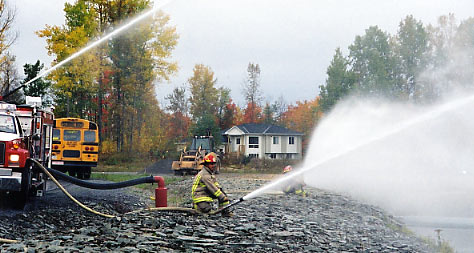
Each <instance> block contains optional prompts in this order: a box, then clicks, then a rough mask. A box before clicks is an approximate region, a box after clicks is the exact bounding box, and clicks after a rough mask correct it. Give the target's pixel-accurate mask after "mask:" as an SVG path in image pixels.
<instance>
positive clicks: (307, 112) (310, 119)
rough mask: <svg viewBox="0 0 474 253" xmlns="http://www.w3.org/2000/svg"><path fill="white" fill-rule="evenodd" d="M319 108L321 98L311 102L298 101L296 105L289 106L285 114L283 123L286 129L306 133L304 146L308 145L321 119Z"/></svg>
mask: <svg viewBox="0 0 474 253" xmlns="http://www.w3.org/2000/svg"><path fill="white" fill-rule="evenodd" d="M318 106H319V97H317V98H315V99H314V100H310V101H306V100H305V101H304V102H300V101H297V102H296V105H289V106H288V110H287V111H286V112H285V113H284V114H283V117H282V118H283V120H282V121H283V124H284V125H285V127H287V128H289V129H291V130H295V131H298V132H302V133H304V140H303V145H305V144H307V140H308V139H309V137H310V136H311V133H312V131H313V129H314V127H315V126H316V123H317V122H318V120H319V119H320V118H321V112H319V110H318Z"/></svg>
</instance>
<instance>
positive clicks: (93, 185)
mask: <svg viewBox="0 0 474 253" xmlns="http://www.w3.org/2000/svg"><path fill="white" fill-rule="evenodd" d="M29 160H31V161H33V162H34V163H35V164H36V165H37V166H38V167H40V168H41V169H42V170H43V171H44V172H45V173H46V175H48V177H49V178H51V180H52V181H53V182H54V183H55V184H56V185H57V186H58V187H59V188H60V189H61V191H63V193H64V194H66V196H68V197H69V198H70V199H71V200H72V201H73V202H75V203H76V204H77V205H79V206H80V207H82V208H83V209H85V210H87V211H89V212H92V213H94V214H97V215H100V216H103V217H107V218H116V217H117V216H114V215H110V214H104V213H101V212H98V211H95V210H93V209H91V208H89V207H87V206H85V205H84V204H82V203H81V202H79V201H78V200H77V199H76V198H74V197H73V196H72V195H71V194H70V193H69V192H68V191H67V190H66V189H65V188H64V187H63V186H62V185H61V184H60V183H59V182H58V181H57V179H56V178H55V177H54V176H56V177H57V178H59V179H62V180H65V181H68V182H70V183H73V184H76V185H78V186H82V187H86V188H90V189H99V190H110V189H118V188H124V187H129V186H133V185H137V184H143V183H155V182H157V177H153V176H149V177H143V178H137V179H132V180H128V181H123V182H118V183H95V182H88V181H84V180H80V179H77V178H75V177H71V176H68V175H66V174H64V173H62V172H59V171H57V170H54V169H51V168H45V167H44V166H43V165H42V164H41V163H40V162H38V161H36V160H35V159H31V158H30V159H29ZM53 175H54V176H53ZM242 201H243V198H241V199H240V200H239V201H237V202H233V203H231V204H230V205H227V206H225V207H223V208H220V209H218V210H215V211H212V212H210V213H209V214H210V215H215V214H219V213H220V212H222V211H223V210H226V209H228V208H230V207H231V206H234V205H236V204H238V203H240V202H242ZM141 211H178V212H187V213H191V214H201V213H200V212H198V211H197V210H195V209H192V208H185V207H154V208H144V209H140V210H136V211H132V212H129V213H125V215H127V214H132V213H136V212H141Z"/></svg>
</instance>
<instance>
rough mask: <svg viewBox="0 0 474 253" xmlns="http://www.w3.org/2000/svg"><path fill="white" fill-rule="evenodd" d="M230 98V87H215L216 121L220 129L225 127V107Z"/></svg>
mask: <svg viewBox="0 0 474 253" xmlns="http://www.w3.org/2000/svg"><path fill="white" fill-rule="evenodd" d="M231 101H232V100H231V98H230V89H229V88H225V87H220V88H218V89H217V103H216V106H217V113H216V117H217V122H218V125H219V127H220V128H221V129H224V128H225V125H226V122H224V121H225V120H226V119H225V113H226V108H227V105H228V104H229V103H230V102H231Z"/></svg>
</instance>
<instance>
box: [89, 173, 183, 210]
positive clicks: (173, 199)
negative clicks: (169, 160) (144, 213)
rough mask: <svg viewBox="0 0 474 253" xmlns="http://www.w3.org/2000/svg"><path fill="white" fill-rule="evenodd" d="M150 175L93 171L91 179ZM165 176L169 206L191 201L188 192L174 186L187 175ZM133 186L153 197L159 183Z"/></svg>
mask: <svg viewBox="0 0 474 253" xmlns="http://www.w3.org/2000/svg"><path fill="white" fill-rule="evenodd" d="M148 176H150V175H145V174H106V173H92V175H91V179H98V180H106V181H111V182H122V181H127V180H133V179H137V178H141V177H148ZM163 178H164V179H165V187H166V188H167V189H168V191H167V193H168V196H167V197H168V206H183V205H184V203H186V202H187V201H189V196H188V194H186V193H187V192H184V193H183V191H182V190H180V189H175V187H173V183H177V182H181V181H184V180H186V177H177V176H164V177H163ZM133 187H134V188H136V189H139V190H141V191H143V192H145V193H146V194H147V195H149V196H150V197H151V196H154V195H155V189H156V188H157V187H158V184H156V183H154V184H139V185H135V186H133ZM150 201H151V200H150Z"/></svg>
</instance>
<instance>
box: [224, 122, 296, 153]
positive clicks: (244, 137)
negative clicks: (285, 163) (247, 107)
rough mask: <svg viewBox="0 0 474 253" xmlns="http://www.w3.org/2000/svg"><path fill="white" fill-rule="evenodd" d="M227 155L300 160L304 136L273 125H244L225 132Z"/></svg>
mask: <svg viewBox="0 0 474 253" xmlns="http://www.w3.org/2000/svg"><path fill="white" fill-rule="evenodd" d="M222 135H223V136H224V138H226V142H227V144H226V150H225V151H226V153H234V154H238V155H244V156H249V157H255V158H270V159H284V158H286V159H300V158H301V157H302V137H303V134H302V133H300V132H296V131H293V130H290V129H287V128H284V127H280V126H276V125H271V124H242V125H238V126H233V127H231V128H229V129H228V130H226V131H224V132H223V134H222Z"/></svg>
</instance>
